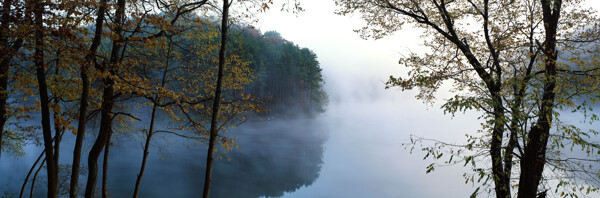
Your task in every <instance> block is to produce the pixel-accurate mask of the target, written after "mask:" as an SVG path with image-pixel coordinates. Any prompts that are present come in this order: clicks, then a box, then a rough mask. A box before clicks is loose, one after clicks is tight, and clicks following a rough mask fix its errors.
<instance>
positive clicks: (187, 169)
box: [0, 119, 327, 198]
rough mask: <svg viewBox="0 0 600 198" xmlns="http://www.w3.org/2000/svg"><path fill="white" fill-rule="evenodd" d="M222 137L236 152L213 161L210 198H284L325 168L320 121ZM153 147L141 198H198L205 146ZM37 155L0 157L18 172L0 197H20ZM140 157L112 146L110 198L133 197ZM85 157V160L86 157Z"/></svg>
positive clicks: (131, 144)
mask: <svg viewBox="0 0 600 198" xmlns="http://www.w3.org/2000/svg"><path fill="white" fill-rule="evenodd" d="M226 135H227V136H235V137H236V142H237V143H238V145H239V146H240V150H233V151H231V152H229V153H227V154H224V155H221V156H220V158H219V159H218V160H216V161H215V163H216V164H215V169H214V172H213V188H212V189H211V195H212V197H215V198H220V197H223V198H229V197H240V198H257V197H274V196H282V195H283V194H284V193H285V192H293V191H295V190H297V189H298V188H300V187H303V186H308V185H311V184H312V183H313V182H314V181H315V180H316V179H317V178H318V177H319V172H320V170H321V165H322V164H323V152H324V147H323V144H324V143H325V141H326V139H327V138H326V137H327V136H326V131H325V127H323V126H322V125H320V124H319V121H316V120H312V119H295V120H286V121H255V122H247V123H244V124H243V125H242V126H240V127H239V128H237V129H231V130H230V132H229V133H227V134H226ZM89 139H91V138H89ZM64 141H66V142H65V143H64V144H63V145H66V146H64V147H63V150H62V153H63V154H61V158H62V160H61V163H67V162H69V160H70V159H72V157H71V153H72V141H73V140H72V138H66V139H65V140H64ZM154 145H155V147H154V148H153V149H152V151H151V152H152V153H151V155H150V158H149V161H148V164H147V169H146V172H145V174H144V179H143V181H142V186H141V191H140V197H197V196H199V195H200V194H201V193H202V186H203V183H204V171H205V163H206V162H205V158H206V147H207V146H206V144H203V143H200V144H197V143H196V144H195V143H194V142H192V141H188V140H183V139H180V138H178V137H173V136H162V137H161V136H159V137H158V138H156V139H155V141H154ZM39 149H40V150H41V148H39ZM32 150H36V149H32ZM37 154H38V152H33V151H32V152H30V153H27V156H25V157H24V158H21V160H20V159H14V158H4V157H3V161H2V165H3V170H8V169H9V168H7V167H13V168H14V167H22V168H17V169H13V171H2V177H0V184H2V186H1V187H0V189H2V192H4V191H8V192H14V193H18V191H19V189H20V184H21V182H22V181H23V179H22V178H24V176H25V175H26V174H27V170H26V169H28V168H29V166H31V164H32V163H33V162H32V161H31V160H30V159H29V158H31V157H32V156H33V155H37ZM141 155H142V147H141V143H140V140H136V141H131V139H130V138H123V137H122V138H120V139H118V140H116V144H115V146H114V147H112V148H111V156H110V167H109V173H108V174H109V176H110V177H109V185H108V190H109V192H110V195H111V196H112V197H129V196H131V195H132V193H133V187H134V184H135V178H136V176H137V174H138V171H139V166H140V163H141V162H140V161H141ZM84 157H86V158H84V159H87V156H84ZM22 159H26V160H22ZM5 168H6V169H5ZM17 170H18V171H17ZM42 172H43V171H42ZM44 175H45V174H44ZM100 179H101V178H99V181H100ZM44 180H45V176H43V175H42V174H40V176H39V177H38V183H37V185H36V188H37V190H36V192H35V196H43V195H45V189H44V188H45V185H44V184H43V183H45V181H44ZM40 181H41V182H40ZM82 181H85V179H83V180H82ZM98 187H100V185H98Z"/></svg>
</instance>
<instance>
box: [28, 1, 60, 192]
mask: <svg viewBox="0 0 600 198" xmlns="http://www.w3.org/2000/svg"><path fill="white" fill-rule="evenodd" d="M44 7H45V3H43V2H42V1H36V3H35V11H34V15H35V52H34V54H33V60H34V62H35V68H36V76H37V81H38V87H39V88H38V89H39V94H40V104H41V105H40V106H41V113H42V133H43V135H44V150H45V151H46V170H47V173H48V197H57V190H58V162H57V161H56V160H57V159H56V158H54V155H58V153H55V152H54V150H53V146H52V140H53V138H52V129H51V128H50V108H49V103H50V100H49V97H48V86H47V84H46V74H45V73H46V70H45V68H46V66H45V63H44V32H45V31H44V20H43V13H44V11H45V8H44Z"/></svg>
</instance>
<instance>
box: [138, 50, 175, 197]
mask: <svg viewBox="0 0 600 198" xmlns="http://www.w3.org/2000/svg"><path fill="white" fill-rule="evenodd" d="M171 47H172V44H171V43H169V49H168V50H167V60H166V63H165V69H164V70H163V76H162V80H161V83H160V87H162V88H164V87H165V83H166V80H167V73H168V72H169V61H170V60H171ZM154 99H155V100H156V102H157V103H159V102H160V97H158V95H157V96H156V97H154ZM157 103H154V105H153V106H152V116H151V118H150V128H149V129H148V136H147V137H146V143H145V144H144V156H143V157H142V166H141V167H140V173H139V174H138V176H137V179H136V180H135V188H134V190H133V197H134V198H137V197H138V194H139V191H140V184H141V182H142V177H143V176H144V170H146V162H147V161H148V155H149V154H150V151H149V150H150V142H151V140H152V136H153V135H154V120H155V118H156V110H157V108H158V104H157Z"/></svg>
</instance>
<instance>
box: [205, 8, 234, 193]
mask: <svg viewBox="0 0 600 198" xmlns="http://www.w3.org/2000/svg"><path fill="white" fill-rule="evenodd" d="M231 3H232V1H229V0H223V9H222V10H221V11H222V15H221V42H220V44H221V46H220V49H219V65H218V71H217V85H216V87H215V95H214V98H213V105H212V113H211V114H210V115H211V118H210V131H209V133H210V136H209V140H208V141H209V142H208V154H207V156H206V173H205V175H204V190H203V191H202V197H203V198H208V197H210V184H211V179H212V178H211V176H212V168H213V160H214V150H215V143H216V141H217V135H218V134H217V132H218V130H219V127H218V120H219V107H220V104H221V92H222V87H223V76H224V75H223V72H224V70H225V61H226V59H225V56H226V54H225V53H226V50H227V30H228V29H229V24H228V23H229V7H230V6H231Z"/></svg>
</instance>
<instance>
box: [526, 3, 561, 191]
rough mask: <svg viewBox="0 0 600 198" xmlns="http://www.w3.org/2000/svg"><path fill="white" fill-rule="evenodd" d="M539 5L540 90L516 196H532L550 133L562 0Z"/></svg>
mask: <svg viewBox="0 0 600 198" xmlns="http://www.w3.org/2000/svg"><path fill="white" fill-rule="evenodd" d="M540 3H541V4H542V11H543V20H544V29H545V30H546V32H545V42H544V46H543V52H544V53H545V59H544V69H545V78H544V93H543V95H542V100H541V107H540V115H539V117H538V120H537V122H536V124H535V125H534V126H533V127H532V128H531V130H530V131H529V134H528V140H529V142H528V144H527V146H526V147H525V153H524V154H523V158H522V160H521V175H520V180H519V192H518V196H519V198H528V197H536V196H537V190H538V185H539V183H540V180H541V179H542V173H543V171H544V164H545V163H546V146H547V143H548V137H549V136H550V128H551V126H552V125H551V124H552V112H553V110H554V100H555V92H554V89H555V88H556V34H557V30H558V29H557V27H558V20H559V18H560V11H561V6H562V0H555V1H547V0H540Z"/></svg>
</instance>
